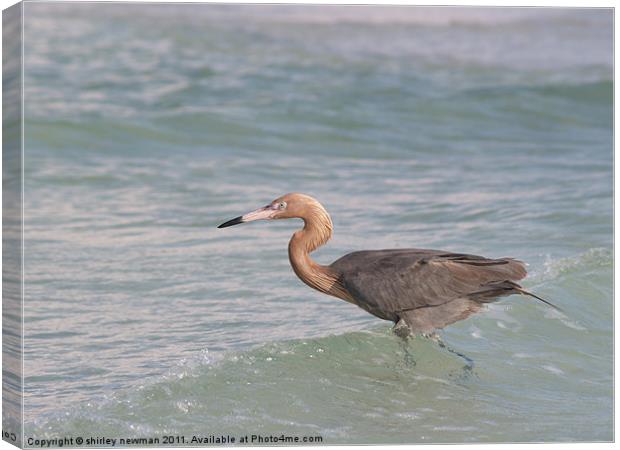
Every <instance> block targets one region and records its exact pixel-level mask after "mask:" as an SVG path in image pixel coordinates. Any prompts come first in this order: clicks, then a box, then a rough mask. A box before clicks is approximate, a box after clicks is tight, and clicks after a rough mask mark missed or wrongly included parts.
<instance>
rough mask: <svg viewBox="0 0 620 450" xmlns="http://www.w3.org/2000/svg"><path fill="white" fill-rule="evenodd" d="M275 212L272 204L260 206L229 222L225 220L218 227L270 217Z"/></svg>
mask: <svg viewBox="0 0 620 450" xmlns="http://www.w3.org/2000/svg"><path fill="white" fill-rule="evenodd" d="M275 212H276V210H274V209H273V208H272V207H271V205H267V206H263V207H262V208H258V209H257V210H255V211H252V212H249V213H247V214H244V215H243V216H239V217H235V218H234V219H230V220H229V221H228V222H224V223H223V224H221V225H219V226H218V228H226V227H232V226H233V225H237V224H240V223H246V222H252V221H254V220H264V219H270V218H271V216H272V215H273V214H274V213H275Z"/></svg>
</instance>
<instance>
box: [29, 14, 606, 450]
mask: <svg viewBox="0 0 620 450" xmlns="http://www.w3.org/2000/svg"><path fill="white" fill-rule="evenodd" d="M612 70H613V66H612V12H611V10H584V9H565V10H560V9H506V8H502V9H481V8H406V7H335V6H332V7H329V6H320V7H312V6H295V7H290V6H288V7H287V6H226V5H218V6H215V5H211V6H207V5H196V4H194V5H189V4H186V5H147V4H141V5H127V4H60V3H57V4H55V3H26V4H25V99H26V100H25V118H26V123H25V177H26V181H25V211H26V214H25V272H26V273H25V286H26V288H25V298H26V305H25V334H26V337H25V364H24V375H25V383H26V391H25V395H26V397H25V419H26V427H25V435H26V437H29V436H31V437H37V438H42V437H63V436H78V435H81V436H88V435H93V436H108V437H118V436H146V437H150V436H158V435H162V434H174V435H177V434H179V435H185V436H188V437H191V436H192V435H194V434H203V435H208V434H231V435H236V436H240V435H244V434H247V433H260V434H278V435H279V434H281V433H284V434H293V435H298V436H302V435H311V436H315V435H321V436H323V438H324V443H332V444H334V443H371V442H386V443H387V442H461V441H465V442H470V441H480V442H490V441H558V440H561V441H572V440H578V441H581V440H611V439H612V437H613V434H612V433H613V432H612V395H613V392H612V370H613V368H612V331H613V323H612V321H613V319H612V317H613V316H612V308H613V295H612V158H613V156H612V91H613V81H612ZM289 191H300V192H305V193H308V194H311V195H313V196H315V197H316V198H318V199H319V200H320V201H321V202H322V203H323V204H324V205H325V206H326V208H327V209H328V210H329V211H330V213H331V215H332V218H333V221H334V225H335V235H334V238H333V240H332V241H331V242H330V243H329V244H328V245H327V246H326V247H325V248H323V249H321V250H319V251H318V252H317V253H316V255H315V257H316V259H317V260H318V261H319V262H321V263H324V264H327V263H329V262H331V261H333V260H335V259H336V258H338V257H340V256H341V255H343V254H344V253H347V252H350V251H353V250H360V249H367V248H396V247H422V248H439V249H445V250H450V251H460V252H470V253H475V254H483V255H486V256H492V257H501V256H513V257H517V258H519V259H522V260H524V261H527V262H528V263H529V264H530V266H529V270H530V276H529V277H528V279H527V280H526V281H525V283H524V285H525V286H526V287H527V288H529V289H531V290H533V291H535V292H536V293H538V294H539V295H542V296H544V297H546V298H548V299H550V300H552V301H553V302H555V303H556V304H558V305H560V306H561V307H562V308H563V309H564V310H565V314H564V315H562V314H560V313H557V312H555V311H553V310H551V309H549V308H547V307H545V305H543V304H540V303H538V302H534V301H531V300H529V299H527V298H521V297H511V298H507V299H504V300H502V301H501V302H499V303H497V304H494V305H491V306H490V307H489V308H488V309H487V310H486V311H485V312H483V313H482V314H479V315H477V316H474V317H472V318H470V319H468V320H467V321H463V322H460V323H458V324H455V325H454V326H452V327H451V328H449V329H446V330H445V331H444V332H443V333H442V335H443V338H444V340H445V341H446V342H448V343H449V344H450V345H451V346H452V347H454V348H456V349H458V350H459V351H461V352H463V353H465V354H467V355H468V356H469V357H470V358H472V359H473V360H474V361H475V363H476V369H475V375H473V376H465V374H464V373H463V372H462V371H461V369H460V368H461V365H462V361H461V360H459V359H458V358H455V357H454V355H451V354H449V353H447V352H445V351H443V350H441V349H440V348H438V347H437V346H436V345H434V344H433V343H432V342H429V341H426V340H424V339H416V340H414V341H413V342H412V343H411V344H410V352H411V353H412V354H413V355H414V358H415V361H416V363H417V364H416V365H415V366H414V367H411V366H409V365H407V364H406V362H405V359H404V354H403V351H402V348H401V347H400V346H399V343H398V341H397V339H396V338H394V337H393V336H392V335H391V333H390V324H389V323H387V322H383V321H380V320H379V319H376V318H374V317H372V316H369V315H367V314H366V313H365V312H363V311H362V310H359V309H357V308H356V307H354V306H352V305H350V304H347V303H345V302H342V301H339V300H337V299H334V298H330V297H326V296H323V295H321V294H319V293H317V292H313V291H311V290H310V289H309V288H307V287H306V286H305V285H303V284H302V283H301V282H300V281H299V280H297V278H296V277H295V275H294V274H293V272H292V270H291V268H290V266H289V263H288V260H287V241H288V239H289V237H290V235H291V234H292V232H293V231H294V230H295V229H296V228H297V227H299V225H300V224H299V223H297V222H295V221H281V222H277V223H264V222H263V223H257V224H252V225H247V226H243V227H235V228H230V229H226V230H218V229H216V226H217V225H218V224H219V223H221V222H222V221H224V220H226V219H229V218H231V217H234V216H237V215H239V214H242V213H245V212H247V211H249V210H251V209H254V208H256V207H259V206H262V205H264V204H266V203H267V202H269V201H270V200H272V199H273V198H275V197H277V196H279V195H281V194H283V193H286V192H289Z"/></svg>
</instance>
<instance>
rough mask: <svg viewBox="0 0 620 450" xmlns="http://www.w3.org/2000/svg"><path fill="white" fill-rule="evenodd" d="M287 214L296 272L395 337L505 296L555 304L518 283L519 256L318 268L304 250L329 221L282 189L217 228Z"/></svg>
mask: <svg viewBox="0 0 620 450" xmlns="http://www.w3.org/2000/svg"><path fill="white" fill-rule="evenodd" d="M292 218H299V219H302V220H303V221H304V227H303V228H302V229H301V230H299V231H297V232H295V234H293V237H292V239H291V241H290V242H289V245H288V254H289V259H290V262H291V265H292V266H293V270H294V271H295V273H296V274H297V276H298V277H299V278H300V279H301V280H302V281H303V282H304V283H306V284H307V285H308V286H310V287H311V288H314V289H316V290H318V291H320V292H323V293H325V294H328V295H332V296H334V297H338V298H340V299H342V300H346V301H347V302H350V303H353V304H354V305H357V306H359V307H360V308H362V309H364V310H366V311H368V312H369V313H370V314H373V315H374V316H377V317H379V318H381V319H385V320H390V321H392V322H394V324H395V326H394V331H395V332H396V334H398V335H399V336H401V337H406V336H407V335H409V334H423V335H430V336H435V335H433V332H434V330H437V329H441V328H443V327H445V326H446V325H450V324H451V323H454V322H456V321H458V320H462V319H465V318H466V317H468V316H470V315H471V314H473V313H475V312H477V311H479V310H480V309H481V307H482V305H484V304H485V303H489V302H492V301H494V300H496V299H497V298H498V297H501V296H505V295H511V294H523V295H528V296H531V297H534V298H536V299H538V300H540V301H542V302H544V303H546V304H548V305H549V306H552V307H553V308H556V309H557V307H556V306H554V305H552V304H551V303H549V302H547V301H546V300H544V299H542V298H540V297H538V296H536V295H534V294H532V293H530V292H528V291H526V290H525V289H523V288H522V287H521V286H519V285H518V284H517V283H516V281H518V280H520V279H522V278H524V277H525V275H526V274H527V272H526V270H525V265H524V264H523V263H522V262H521V261H518V260H516V259H512V258H498V259H490V258H484V257H482V256H475V255H467V254H464V253H451V252H445V251H440V250H422V249H416V248H411V249H397V250H367V251H360V252H353V253H349V254H348V255H345V256H343V257H342V258H340V259H339V260H337V261H336V262H334V263H332V264H330V265H329V266H322V265H320V264H318V263H316V262H314V261H313V260H312V258H310V253H311V252H313V251H314V250H316V249H317V248H319V247H320V246H321V245H323V244H325V243H326V242H327V241H328V240H329V238H330V237H331V235H332V228H333V227H332V221H331V218H330V217H329V214H328V213H327V211H326V210H325V208H323V206H322V205H321V204H320V203H319V202H318V201H317V200H315V199H314V198H312V197H310V196H308V195H304V194H297V193H293V194H286V195H284V196H282V197H280V198H277V199H276V200H274V201H273V202H271V203H270V204H268V205H267V206H264V207H262V208H259V209H257V210H256V211H252V212H250V213H248V214H245V215H243V216H239V217H236V218H234V219H232V220H229V221H228V222H225V223H223V224H221V225H220V226H219V227H218V228H225V227H230V226H232V225H237V224H240V223H245V222H252V221H254V220H262V219H292ZM440 345H442V346H443V344H442V343H441V342H440ZM460 356H463V355H460Z"/></svg>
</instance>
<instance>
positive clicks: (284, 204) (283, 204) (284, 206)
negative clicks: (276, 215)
mask: <svg viewBox="0 0 620 450" xmlns="http://www.w3.org/2000/svg"><path fill="white" fill-rule="evenodd" d="M284 208H286V202H280V203H278V209H280V210H282V209H284Z"/></svg>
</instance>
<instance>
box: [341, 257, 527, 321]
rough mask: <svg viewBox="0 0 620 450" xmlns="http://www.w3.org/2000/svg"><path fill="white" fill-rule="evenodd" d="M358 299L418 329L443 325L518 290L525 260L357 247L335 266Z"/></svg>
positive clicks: (377, 312)
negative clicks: (374, 249)
mask: <svg viewBox="0 0 620 450" xmlns="http://www.w3.org/2000/svg"><path fill="white" fill-rule="evenodd" d="M331 267H332V269H334V270H336V271H337V272H338V273H339V275H340V281H341V283H342V284H343V286H344V287H345V288H346V289H347V290H348V291H349V293H350V294H351V296H352V297H353V299H354V300H355V302H356V303H357V304H358V305H359V306H360V307H362V308H363V309H365V310H367V311H368V312H370V313H371V314H374V315H376V316H378V317H381V318H383V319H387V320H393V321H395V322H396V321H397V320H399V319H400V318H404V319H405V320H406V321H407V322H408V323H409V325H410V326H411V327H412V328H414V329H415V331H422V332H426V331H428V330H432V329H435V328H442V327H444V326H446V325H448V324H450V323H453V322H455V321H456V320H460V319H463V318H465V317H467V316H468V315H469V314H471V313H473V312H475V311H477V310H478V309H479V308H480V306H481V303H485V302H489V301H492V300H493V299H495V298H496V297H498V296H500V295H507V294H510V293H516V291H515V290H514V289H513V287H515V286H516V287H518V285H517V284H516V283H514V282H515V281H516V280H519V279H521V278H523V277H525V275H526V273H527V272H526V270H525V266H524V264H523V263H522V262H520V261H517V260H514V259H511V258H500V259H488V258H484V257H481V256H476V255H467V254H461V253H449V252H442V251H437V250H419V249H407V250H378V251H365V252H355V253H351V254H349V255H346V256H344V257H342V258H341V259H339V260H338V261H336V262H335V263H333V264H332V265H331Z"/></svg>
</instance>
